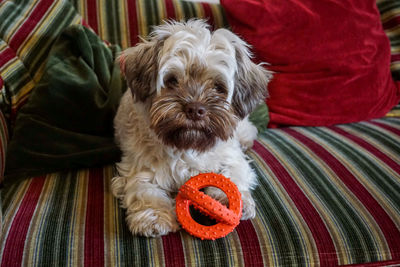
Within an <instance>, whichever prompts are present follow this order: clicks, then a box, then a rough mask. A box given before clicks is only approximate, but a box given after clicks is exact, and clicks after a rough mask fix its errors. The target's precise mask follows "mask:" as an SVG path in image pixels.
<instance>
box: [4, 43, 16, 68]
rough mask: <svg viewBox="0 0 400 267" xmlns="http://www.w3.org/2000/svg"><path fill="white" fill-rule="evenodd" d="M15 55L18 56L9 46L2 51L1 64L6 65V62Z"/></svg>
mask: <svg viewBox="0 0 400 267" xmlns="http://www.w3.org/2000/svg"><path fill="white" fill-rule="evenodd" d="M14 57H16V55H15V52H14V50H12V49H11V48H10V47H7V48H6V49H4V50H3V51H2V52H1V53H0V66H4V64H6V63H7V62H8V61H10V60H11V59H12V58H14Z"/></svg>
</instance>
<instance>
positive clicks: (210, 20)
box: [201, 3, 216, 30]
mask: <svg viewBox="0 0 400 267" xmlns="http://www.w3.org/2000/svg"><path fill="white" fill-rule="evenodd" d="M201 5H202V7H203V10H204V17H205V18H206V19H207V21H208V23H209V24H210V25H211V26H212V30H215V29H216V25H215V21H214V17H213V13H212V10H211V7H210V5H209V4H207V3H201Z"/></svg>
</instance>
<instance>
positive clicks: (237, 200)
mask: <svg viewBox="0 0 400 267" xmlns="http://www.w3.org/2000/svg"><path fill="white" fill-rule="evenodd" d="M209 186H212V187H217V188H219V189H221V190H222V191H223V192H224V193H225V194H226V196H227V198H228V201H229V208H228V207H226V206H225V205H223V204H221V203H220V202H218V201H217V200H215V199H213V198H212V197H210V196H208V195H206V194H204V193H203V192H201V191H200V189H202V188H205V187H209ZM191 205H193V207H194V208H195V209H197V210H199V211H200V212H201V213H203V214H205V215H207V216H209V217H210V218H212V219H214V220H215V221H217V223H216V224H215V225H211V226H206V225H202V224H199V223H198V222H196V221H195V220H194V219H193V218H192V216H191V214H190V206H191ZM176 215H177V218H178V221H179V223H180V224H181V225H182V227H183V229H185V230H186V231H187V232H188V233H190V234H191V235H193V236H196V237H199V238H201V239H211V240H214V239H217V238H221V237H224V236H226V235H227V234H229V233H230V232H232V231H233V229H235V227H236V226H237V225H238V224H239V221H240V218H241V217H242V197H241V194H240V192H239V190H238V188H237V187H236V185H235V184H234V183H233V182H231V180H229V179H228V178H226V177H224V176H223V175H220V174H215V173H201V174H199V175H197V176H194V177H192V178H190V179H189V180H188V181H187V182H186V183H185V184H184V185H183V186H182V187H181V188H180V189H179V193H178V195H177V197H176Z"/></svg>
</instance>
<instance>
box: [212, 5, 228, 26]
mask: <svg viewBox="0 0 400 267" xmlns="http://www.w3.org/2000/svg"><path fill="white" fill-rule="evenodd" d="M210 7H211V12H212V14H213V18H214V24H215V27H216V28H222V27H224V26H225V25H224V19H223V14H222V11H221V9H220V8H219V6H218V5H210Z"/></svg>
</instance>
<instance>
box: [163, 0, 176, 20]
mask: <svg viewBox="0 0 400 267" xmlns="http://www.w3.org/2000/svg"><path fill="white" fill-rule="evenodd" d="M165 9H166V10H167V18H173V19H176V14H175V7H174V3H172V0H165Z"/></svg>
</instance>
